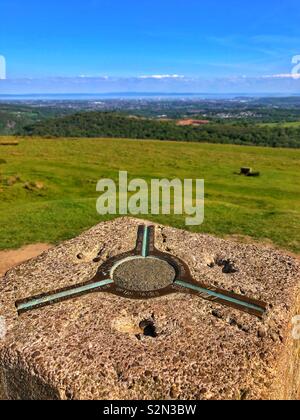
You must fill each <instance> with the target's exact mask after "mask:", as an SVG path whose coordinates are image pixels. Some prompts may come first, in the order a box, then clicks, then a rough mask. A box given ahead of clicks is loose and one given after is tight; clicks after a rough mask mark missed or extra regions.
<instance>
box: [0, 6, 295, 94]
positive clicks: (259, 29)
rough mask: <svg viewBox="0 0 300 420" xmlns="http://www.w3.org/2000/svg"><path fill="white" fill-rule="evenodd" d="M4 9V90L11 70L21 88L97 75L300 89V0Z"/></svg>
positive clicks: (115, 81)
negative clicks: (296, 73)
mask: <svg viewBox="0 0 300 420" xmlns="http://www.w3.org/2000/svg"><path fill="white" fill-rule="evenodd" d="M0 19H1V20H0V55H3V56H5V58H6V61H7V79H8V80H6V81H1V82H0V93H1V89H2V91H3V92H4V91H5V92H6V91H7V89H9V87H11V89H13V87H12V81H13V80H14V81H15V89H16V90H17V89H21V90H22V89H24V85H25V84H26V81H27V85H28V84H29V85H30V84H34V83H35V84H36V88H39V89H42V88H43V86H44V87H45V88H47V86H48V87H49V84H51V86H52V88H51V89H55V86H57V89H67V90H68V89H71V90H72V89H75V90H76V88H77V87H78V84H81V87H80V89H83V90H84V88H85V87H86V89H92V90H93V87H92V85H93V83H92V82H93V80H92V79H96V80H94V82H95V83H94V89H101V90H103V89H104V90H105V89H106V87H107V88H110V89H117V88H118V89H122V87H124V88H128V89H129V87H130V89H134V88H135V83H136V89H140V88H144V87H145V88H146V87H147V86H150V85H151V89H152V88H153V89H155V87H156V86H157V88H162V87H163V88H166V89H169V90H170V89H182V90H184V88H186V89H187V88H188V89H199V88H202V87H203V88H205V86H206V84H209V86H214V84H213V83H214V81H216V85H215V86H217V88H218V89H221V88H222V87H223V89H227V88H230V89H232V88H234V86H233V85H234V84H236V86H237V87H238V86H240V88H242V87H245V89H246V88H247V89H248V88H249V89H250V90H251V89H256V88H259V89H262V88H263V83H264V84H265V85H266V89H268V86H271V85H272V86H273V85H274V87H272V89H275V88H276V89H282V90H285V89H288V90H293V89H295V90H297V89H298V92H300V79H298V80H295V78H293V79H291V78H290V77H288V76H289V75H290V73H291V71H292V67H293V66H292V63H291V60H292V57H293V56H295V55H300V2H299V0H298V1H296V0H285V1H283V0H280V1H279V0H272V1H264V0H260V1H258V0H252V1H249V0H247V1H245V0H227V1H221V0H209V1H202V0H185V1H183V0H172V1H171V0H151V1H150V0H85V1H81V0H73V1H72V2H71V1H70V0H60V1H58V0H51V1H50V0H44V1H40V0H1V9H0ZM299 61H300V59H299ZM144 76H148V79H146V78H145V77H144ZM151 76H156V77H154V78H153V77H151ZM101 77H102V79H101ZM30 79H35V80H39V82H36V81H35V82H33V81H31V82H30ZM79 79H81V80H79ZM82 79H84V80H85V79H89V80H87V81H86V83H85V82H83V81H82ZM22 80H23V82H21V81H22ZM42 80H44V81H45V84H44V85H43V83H42ZM78 80H79V81H78ZM16 81H17V82H16ZM162 81H163V82H164V85H163V86H162ZM250 81H251V83H250ZM262 81H263V82H262ZM37 83H38V85H37ZM226 83H227V84H226ZM249 83H250V85H251V87H249V86H248V85H249ZM70 84H73V85H74V84H75V86H73V87H70V86H69V85H70ZM21 86H23V88H21ZM37 86H39V87H37ZM105 86H106V87H105ZM209 86H208V88H209ZM247 86H248V87H247ZM149 89H150V87H149Z"/></svg>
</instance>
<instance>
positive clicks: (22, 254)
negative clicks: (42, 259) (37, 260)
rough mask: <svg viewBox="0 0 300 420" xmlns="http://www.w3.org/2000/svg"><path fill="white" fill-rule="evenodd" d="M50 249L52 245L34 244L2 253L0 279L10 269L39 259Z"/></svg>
mask: <svg viewBox="0 0 300 420" xmlns="http://www.w3.org/2000/svg"><path fill="white" fill-rule="evenodd" d="M49 248H51V245H48V244H34V245H28V246H24V247H22V248H20V249H16V250H11V251H0V277H1V276H3V275H4V274H5V273H6V272H7V270H9V269H10V268H12V267H15V266H16V265H18V264H21V263H22V262H24V261H27V260H30V259H31V258H34V257H37V256H38V255H40V254H41V253H42V252H44V251H47V250H48V249H49Z"/></svg>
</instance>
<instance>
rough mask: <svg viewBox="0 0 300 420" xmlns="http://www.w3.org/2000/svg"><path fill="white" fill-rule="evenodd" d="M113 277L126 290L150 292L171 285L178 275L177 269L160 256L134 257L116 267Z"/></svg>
mask: <svg viewBox="0 0 300 420" xmlns="http://www.w3.org/2000/svg"><path fill="white" fill-rule="evenodd" d="M111 274H112V278H113V280H114V282H115V284H116V285H118V286H119V287H122V288H123V289H126V290H132V291H143V292H149V291H154V290H160V289H164V288H166V287H168V286H170V285H171V284H172V283H173V282H174V280H175V277H176V272H175V269H174V268H173V267H172V266H171V265H170V264H168V263H167V262H166V261H163V260H160V259H158V258H150V257H149V258H139V257H133V258H129V259H127V260H125V261H122V262H121V263H120V264H119V265H117V266H116V267H114V269H113V272H112V273H111Z"/></svg>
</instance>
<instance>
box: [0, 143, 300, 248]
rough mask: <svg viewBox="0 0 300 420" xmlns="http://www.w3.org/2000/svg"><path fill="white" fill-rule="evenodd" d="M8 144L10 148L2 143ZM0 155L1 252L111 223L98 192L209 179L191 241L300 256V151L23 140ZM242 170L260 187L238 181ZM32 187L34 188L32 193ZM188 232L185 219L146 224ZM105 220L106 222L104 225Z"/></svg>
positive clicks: (242, 179)
mask: <svg viewBox="0 0 300 420" xmlns="http://www.w3.org/2000/svg"><path fill="white" fill-rule="evenodd" d="M2 139H3V140H4V138H2ZM18 140H19V142H20V143H19V145H18V146H14V147H12V146H0V176H1V180H0V200H1V201H0V221H1V222H0V249H8V248H17V247H19V246H21V245H24V244H29V243H35V242H46V243H57V242H59V241H61V240H64V239H67V238H71V237H74V236H75V235H77V234H78V233H79V232H81V231H82V230H84V229H86V228H89V227H90V226H92V225H94V224H96V223H98V222H100V221H101V220H104V218H101V217H100V216H99V215H98V214H97V213H96V207H95V205H96V198H97V197H98V195H99V193H97V192H96V183H97V181H98V180H99V179H100V178H113V179H115V180H116V181H117V179H118V171H119V170H127V171H128V173H129V176H130V178H141V177H142V178H144V179H146V180H148V181H150V179H151V178H153V177H154V178H164V177H167V178H169V179H173V178H176V177H179V178H182V179H183V178H204V179H205V182H206V190H205V197H206V200H205V212H206V214H205V223H204V224H203V225H202V226H199V227H197V228H195V227H193V228H190V229H191V230H193V231H199V232H207V233H213V234H216V235H219V236H227V235H244V236H250V237H252V238H253V239H255V240H260V241H266V240H267V241H268V242H269V241H272V242H273V243H274V244H275V245H277V246H279V247H281V248H285V249H287V250H290V251H293V252H297V253H299V252H300V150H290V149H271V148H256V147H246V146H231V145H213V144H197V143H179V142H176V143H175V142H159V141H144V140H143V141H138V140H118V139H112V140H107V139H80V140H79V139H78V140H77V139H58V140H45V139H18ZM241 166H251V167H253V169H255V170H257V171H260V172H261V177H259V178H247V177H241V176H237V175H235V174H234V172H237V171H239V169H240V167H241ZM30 182H31V183H33V184H30ZM147 218H150V219H151V220H154V221H158V222H161V223H164V224H168V225H173V226H176V227H181V228H185V225H184V217H183V216H170V217H168V216H158V217H150V216H149V217H147ZM106 219H107V218H106Z"/></svg>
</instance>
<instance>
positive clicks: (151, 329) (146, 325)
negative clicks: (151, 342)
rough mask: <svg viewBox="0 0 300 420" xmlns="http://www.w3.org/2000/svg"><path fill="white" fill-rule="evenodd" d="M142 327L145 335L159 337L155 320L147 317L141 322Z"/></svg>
mask: <svg viewBox="0 0 300 420" xmlns="http://www.w3.org/2000/svg"><path fill="white" fill-rule="evenodd" d="M140 328H141V329H142V330H143V331H144V336H145V337H152V338H156V337H157V332H156V327H155V324H154V321H152V320H151V319H146V320H144V321H142V322H141V323H140Z"/></svg>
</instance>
